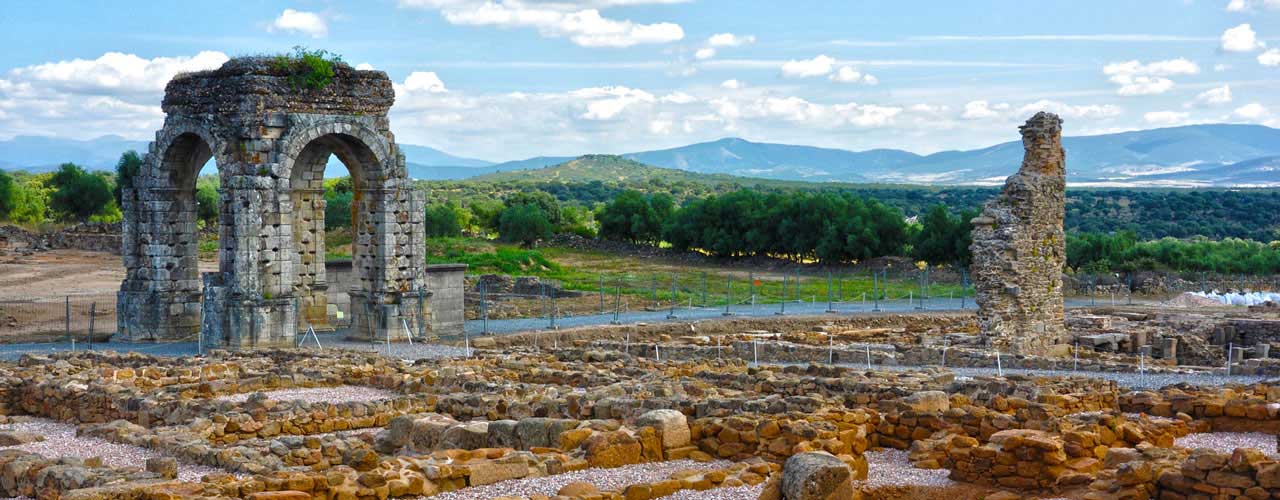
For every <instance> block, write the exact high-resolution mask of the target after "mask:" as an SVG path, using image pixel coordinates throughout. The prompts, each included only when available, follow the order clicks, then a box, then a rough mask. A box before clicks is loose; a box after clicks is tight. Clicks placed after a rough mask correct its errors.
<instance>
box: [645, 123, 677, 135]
mask: <svg viewBox="0 0 1280 500" xmlns="http://www.w3.org/2000/svg"><path fill="white" fill-rule="evenodd" d="M674 125H675V123H674V122H672V121H671V120H653V121H650V122H649V133H650V134H654V135H671V131H672V129H673V126H674Z"/></svg>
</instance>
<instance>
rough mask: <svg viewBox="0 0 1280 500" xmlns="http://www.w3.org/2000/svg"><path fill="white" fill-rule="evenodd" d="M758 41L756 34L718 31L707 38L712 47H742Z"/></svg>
mask: <svg viewBox="0 0 1280 500" xmlns="http://www.w3.org/2000/svg"><path fill="white" fill-rule="evenodd" d="M753 43H756V37H755V35H745V36H744V35H735V34H733V33H716V34H714V35H711V37H710V38H708V39H707V45H710V46H712V47H740V46H743V45H749V44H753Z"/></svg>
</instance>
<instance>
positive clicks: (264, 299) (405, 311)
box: [118, 58, 427, 348]
mask: <svg viewBox="0 0 1280 500" xmlns="http://www.w3.org/2000/svg"><path fill="white" fill-rule="evenodd" d="M333 70H334V76H333V78H332V81H331V82H330V83H329V84H328V85H326V86H323V88H309V87H305V86H301V85H299V84H298V83H297V82H296V81H295V79H294V78H292V75H291V74H290V73H289V71H290V69H289V68H288V67H287V66H285V67H281V65H280V64H279V63H278V62H277V61H273V60H272V59H267V58H239V59H233V60H231V61H228V62H227V63H226V64H223V65H222V67H221V68H218V69H216V70H212V71H202V72H198V73H189V74H183V75H178V76H177V77H174V79H173V80H172V81H170V82H169V84H168V86H167V87H166V88H165V97H164V103H163V109H164V112H165V115H166V116H165V122H164V128H162V129H161V130H160V131H159V132H157V133H156V139H155V142H152V143H151V145H150V149H149V151H148V152H147V155H146V158H145V160H144V164H143V167H142V171H141V172H140V173H139V174H138V177H136V178H135V180H134V181H133V184H132V186H128V187H126V188H125V189H124V195H123V199H124V200H123V202H122V205H123V206H122V207H121V208H122V210H123V212H124V217H125V223H124V230H123V232H124V238H123V240H124V263H125V267H126V269H127V275H126V277H125V280H124V282H123V283H122V284H121V285H120V292H119V306H118V308H119V311H118V313H119V314H118V317H119V325H118V326H119V331H120V333H121V335H123V336H124V337H126V338H128V339H130V340H134V341H143V340H183V339H194V338H195V335H196V334H197V333H198V332H199V331H200V330H201V328H202V326H203V330H204V333H203V335H204V342H205V343H206V345H212V346H217V347H232V348H235V347H246V346H263V345H292V342H293V340H294V334H295V332H296V331H297V330H298V329H299V328H300V325H305V324H321V323H323V322H324V321H325V318H326V317H327V312H326V298H325V292H326V291H327V289H328V283H327V282H326V280H325V271H324V260H325V244H324V208H325V201H324V187H323V184H322V183H323V180H324V170H325V164H326V162H327V161H328V159H329V157H330V155H334V156H336V157H337V158H338V159H339V160H341V162H342V163H343V164H344V165H346V167H347V169H348V170H349V171H350V174H351V179H352V184H353V189H354V199H353V201H352V225H353V230H354V231H355V241H354V242H353V250H352V253H353V254H354V255H353V268H354V269H353V272H355V273H356V279H355V280H354V282H355V283H356V284H355V285H354V286H353V287H352V288H351V289H350V290H347V292H348V293H350V295H351V314H352V333H353V334H356V335H362V336H368V335H373V336H375V337H377V338H383V336H385V335H386V334H387V332H388V331H389V330H390V331H395V332H401V331H402V327H403V323H402V322H401V319H402V318H404V319H406V320H407V321H408V323H409V325H412V326H410V328H412V329H414V330H418V329H419V326H418V325H419V321H417V320H418V319H420V318H421V315H420V314H419V313H420V312H424V310H425V308H426V303H425V298H426V296H427V293H426V292H425V288H424V285H425V281H424V280H425V276H424V271H423V266H424V260H423V259H424V252H425V248H424V233H423V221H422V218H423V200H422V194H421V193H418V192H415V191H413V190H412V189H411V186H410V184H409V180H408V178H407V177H406V174H405V166H404V156H403V155H402V154H401V153H400V151H399V148H397V146H396V143H395V138H394V137H393V136H392V134H391V130H390V123H389V121H388V119H387V111H388V109H390V108H391V105H392V103H393V102H394V101H395V91H394V90H393V89H392V86H391V81H390V80H389V79H388V78H387V75H386V73H383V72H381V71H359V70H355V69H352V68H351V67H350V66H347V65H346V64H342V63H336V64H334V66H333ZM210 158H212V159H213V160H214V161H215V162H216V164H217V168H218V176H219V178H220V180H221V188H220V202H219V203H220V206H219V207H218V220H219V221H218V237H219V245H218V257H219V258H218V271H217V272H216V273H206V275H205V276H204V277H203V280H202V279H201V277H200V276H199V274H198V270H197V264H198V258H197V253H196V252H197V234H196V232H197V231H196V229H197V227H196V226H197V223H196V201H195V187H196V185H195V182H196V177H197V176H198V175H199V171H200V168H201V167H202V166H203V165H204V164H205V162H207V161H208V160H209V159H210ZM202 281H203V283H202ZM202 285H203V286H202ZM301 328H305V327H301Z"/></svg>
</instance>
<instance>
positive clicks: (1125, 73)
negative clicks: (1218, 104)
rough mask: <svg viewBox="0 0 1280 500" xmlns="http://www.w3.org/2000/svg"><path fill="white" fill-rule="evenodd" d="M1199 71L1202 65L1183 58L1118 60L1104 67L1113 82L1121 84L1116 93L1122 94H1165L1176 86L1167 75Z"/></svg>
mask: <svg viewBox="0 0 1280 500" xmlns="http://www.w3.org/2000/svg"><path fill="white" fill-rule="evenodd" d="M1199 72H1200V67H1199V66H1198V65H1196V63H1194V62H1192V61H1190V60H1187V59H1182V58H1178V59H1169V60H1165V61H1154V62H1150V63H1146V64H1143V63H1141V62H1138V61H1125V62H1116V63H1111V64H1108V65H1106V66H1104V67H1103V68H1102V73H1103V74H1105V75H1107V76H1108V77H1109V80H1111V82H1112V83H1115V84H1117V85H1119V86H1120V87H1119V88H1118V89H1116V93H1117V94H1119V95H1122V96H1138V95H1153V94H1163V93H1165V92H1168V91H1169V90H1170V89H1172V88H1173V86H1174V82H1173V80H1171V79H1169V78H1167V77H1169V76H1177V75H1194V74H1197V73H1199Z"/></svg>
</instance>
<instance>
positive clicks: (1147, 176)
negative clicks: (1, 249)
mask: <svg viewBox="0 0 1280 500" xmlns="http://www.w3.org/2000/svg"><path fill="white" fill-rule="evenodd" d="M145 147H146V144H145V143H143V142H140V141H128V140H125V139H123V138H120V137H115V136H106V137H100V138H98V139H94V140H91V141H71V140H65V139H54V138H46V137H29V136H19V137H15V138H14V139H11V140H8V141H0V168H6V169H13V168H18V167H23V168H27V169H29V170H47V169H50V168H53V167H54V166H56V165H57V164H59V163H62V162H66V161H72V162H75V163H80V164H83V165H86V166H89V167H91V168H100V169H106V168H110V167H111V166H112V165H114V164H115V161H116V159H117V158H119V155H120V152H122V151H124V150H127V149H136V150H139V151H142V150H144V149H145ZM1063 147H1064V148H1065V149H1066V151H1067V181H1068V182H1070V183H1072V184H1073V185H1081V186H1116V187H1233V186H1234V187H1251V186H1252V187H1280V129H1274V128H1270V127H1265V126H1261V125H1229V124H1206V125H1187V126H1182V127H1171V128H1159V129H1150V130H1138V131H1132V132H1121V133H1114V134H1103V135H1093V136H1076V137H1066V138H1064V139H1063ZM401 150H402V151H403V152H404V154H405V158H406V163H407V167H408V169H409V174H410V176H411V177H413V178H416V179H427V180H446V179H466V178H472V177H478V176H482V175H486V174H493V173H496V172H514V171H523V170H530V169H537V168H544V167H548V166H552V165H559V164H562V163H565V162H567V161H570V160H572V159H573V158H574V157H567V156H566V157H554V156H544V157H536V158H529V159H526V160H519V161H509V162H504V163H496V164H495V163H491V162H487V161H484V160H478V159H472V158H462V157H458V156H454V155H450V154H448V153H445V152H443V151H440V150H438V149H433V148H430V147H426V146H415V145H407V144H402V145H401ZM620 156H622V157H624V158H628V159H631V160H635V161H637V162H640V163H643V164H647V165H653V166H657V167H664V168H669V169H679V170H685V171H690V172H697V173H706V174H727V175H733V176H740V177H757V178H764V179H778V180H802V181H812V182H888V183H910V184H948V185H954V184H999V183H1002V182H1003V181H1004V178H1005V177H1006V176H1008V175H1009V174H1012V173H1013V172H1014V171H1016V170H1017V168H1018V165H1019V164H1020V163H1021V161H1022V144H1021V142H1017V141H1014V142H1007V143H1003V144H997V145H994V146H990V147H986V148H982V149H975V150H967V151H943V152H938V153H933V154H929V155H919V154H915V153H911V152H908V151H901V150H896V149H872V150H867V151H847V150H843V149H832V148H819V147H812V146H798V145H790V144H772V143H763V142H752V141H748V140H745V139H739V138H725V139H720V140H716V141H710V142H702V143H697V144H690V145H687V146H681V147H678V148H671V149H663V150H655V151H642V152H635V153H627V154H623V155H620ZM330 167H331V168H330V170H331V172H329V173H331V174H334V175H342V174H345V168H343V167H342V166H341V165H340V164H336V162H335V161H332V160H331V165H330Z"/></svg>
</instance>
